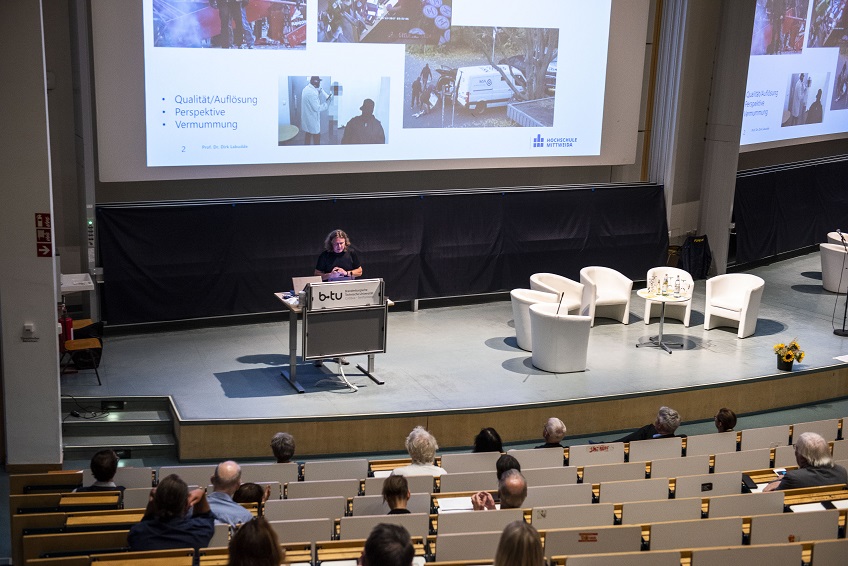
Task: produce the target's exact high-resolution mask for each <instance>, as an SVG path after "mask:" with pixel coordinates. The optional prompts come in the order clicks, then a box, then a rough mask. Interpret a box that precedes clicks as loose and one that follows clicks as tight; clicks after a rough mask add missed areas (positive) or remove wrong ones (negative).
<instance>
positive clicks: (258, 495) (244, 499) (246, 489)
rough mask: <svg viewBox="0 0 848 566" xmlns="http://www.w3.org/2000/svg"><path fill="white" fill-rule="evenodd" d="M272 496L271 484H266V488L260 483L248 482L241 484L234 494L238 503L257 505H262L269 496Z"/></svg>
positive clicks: (234, 498)
mask: <svg viewBox="0 0 848 566" xmlns="http://www.w3.org/2000/svg"><path fill="white" fill-rule="evenodd" d="M269 497H271V486H270V485H266V486H265V487H264V488H263V487H262V486H261V485H259V484H258V483H253V482H247V483H243V484H241V485H240V486H239V487H238V489H237V490H236V492H235V493H234V494H233V501H235V502H236V503H256V505H257V506H260V507H261V506H262V505H263V504H264V503H265V502H266V501H268V498H269Z"/></svg>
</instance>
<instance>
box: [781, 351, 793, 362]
mask: <svg viewBox="0 0 848 566" xmlns="http://www.w3.org/2000/svg"><path fill="white" fill-rule="evenodd" d="M794 359H795V355H794V354H793V353H792V352H786V353H785V354H783V361H784V362H791V361H792V360H794Z"/></svg>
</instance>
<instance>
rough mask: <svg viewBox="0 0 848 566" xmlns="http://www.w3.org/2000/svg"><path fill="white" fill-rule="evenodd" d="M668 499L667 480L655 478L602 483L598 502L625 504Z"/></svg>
mask: <svg viewBox="0 0 848 566" xmlns="http://www.w3.org/2000/svg"><path fill="white" fill-rule="evenodd" d="M668 497H669V494H668V479H667V478H655V479H649V480H645V479H642V480H632V481H611V482H605V483H602V484H601V491H600V495H599V497H598V500H599V501H600V502H601V503H626V502H628V501H653V500H657V499H668Z"/></svg>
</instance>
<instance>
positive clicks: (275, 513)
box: [265, 495, 347, 521]
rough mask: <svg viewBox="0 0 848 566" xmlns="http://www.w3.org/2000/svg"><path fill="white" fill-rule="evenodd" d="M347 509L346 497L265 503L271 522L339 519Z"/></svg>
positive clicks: (267, 515)
mask: <svg viewBox="0 0 848 566" xmlns="http://www.w3.org/2000/svg"><path fill="white" fill-rule="evenodd" d="M346 509H347V499H346V498H345V497H344V496H340V495H337V496H334V497H312V498H303V499H269V500H268V501H266V502H265V518H266V519H268V520H269V521H293V520H297V519H324V518H327V517H329V518H332V519H338V518H339V517H343V516H344V514H345V511H346Z"/></svg>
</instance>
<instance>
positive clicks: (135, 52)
mask: <svg viewBox="0 0 848 566" xmlns="http://www.w3.org/2000/svg"><path fill="white" fill-rule="evenodd" d="M221 4H224V2H221ZM410 7H411V8H410ZM410 9H414V10H413V12H415V14H417V15H415V14H414V15H413V16H408V17H407V16H403V14H404V12H403V10H410ZM222 10H224V12H223V13H224V16H223V18H224V19H229V20H231V21H233V28H234V29H233V31H234V32H239V31H240V29H239V28H240V27H241V25H242V22H239V21H238V20H239V19H241V18H240V16H241V15H240V14H230V13H228V12H226V10H231V8H226V9H225V8H221V7H220V6H219V7H218V8H217V9H216V8H214V7H212V6H210V3H209V2H206V1H201V2H192V1H187V0H132V1H122V2H114V1H113V0H92V1H91V14H92V32H93V33H92V35H93V46H94V48H93V57H94V69H95V100H96V126H97V148H98V149H97V156H98V167H99V180H100V181H101V182H106V183H111V182H127V181H155V180H178V179H209V178H228V177H262V176H280V175H310V174H329V173H358V172H383V171H387V172H388V171H417V170H451V169H481V168H519V167H559V166H587V165H621V164H630V163H633V161H634V159H635V155H636V143H637V134H638V120H639V108H640V101H641V93H642V78H643V70H644V53H645V37H646V30H647V23H648V11H649V2H648V0H593V1H592V2H585V1H581V0H531V1H528V2H524V3H522V4H521V5H520V8H519V7H518V6H516V5H515V3H514V2H512V1H510V0H388V1H386V0H376V1H375V2H373V3H370V2H364V1H359V0H335V1H331V0H302V1H298V0H250V2H249V3H247V5H246V9H245V10H244V13H243V18H244V20H245V21H246V22H247V24H248V29H250V31H251V33H250V35H252V36H253V43H254V45H253V48H252V49H245V48H243V49H238V48H230V49H225V48H224V47H225V45H224V44H225V43H226V40H227V38H226V37H225V36H226V35H227V34H225V33H221V32H222V31H223V29H222V28H221V24H220V22H221V18H222V16H221V13H222ZM331 12H332V16H333V17H332V20H331V21H330V23H329V24H328V23H327V22H328V18H329V16H328V14H330V13H331ZM418 12H421V13H420V14H419V13H418ZM281 14H282V17H281ZM404 18H406V19H404ZM338 22H342V24H339V23H338ZM398 25H401V26H406V27H404V28H403V30H402V31H401V32H398V31H397V29H394V28H396V27H397V26H398ZM281 26H282V27H281ZM407 28H408V29H407ZM281 29H282V30H283V31H282V32H281V31H280V30H281ZM231 33H232V32H231ZM212 34H214V35H212ZM233 35H234V37H232V39H231V41H232V42H233V43H234V44H237V43H238V41H239V38H238V37H237V36H238V35H240V33H235V34H233ZM275 38H281V40H278V39H275ZM540 38H541V39H540ZM551 38H553V43H551V41H552V40H551ZM245 43H247V41H246V38H245ZM460 46H461V47H460ZM540 46H541V49H540ZM548 46H550V47H548ZM554 46H555V47H554ZM242 47H246V45H243V46H242ZM534 50H535V51H536V56H538V54H539V52H540V51H541V53H542V56H541V57H538V58H539V59H541V60H543V61H544V62H545V63H547V65H544V67H545V68H541V67H542V65H541V64H537V65H535V66H534V65H533V64H529V63H526V61H528V60H529V59H531V58H533V57H534ZM492 62H494V63H496V65H495V66H493V65H492V64H491V63H492ZM424 64H427V65H428V66H429V67H430V69H431V74H430V76H431V78H430V80H429V81H426V82H428V83H429V84H427V87H425V88H423V89H422V90H424V94H423V95H422V96H421V97H419V98H420V99H426V100H427V102H426V103H420V104H413V98H412V94H413V93H412V91H413V89H414V88H415V87H414V82H415V78H416V77H419V76H421V70H422V68H423V66H424ZM522 68H523V69H524V71H522ZM534 68H537V69H536V70H537V72H536V74H535V75H534V76H531V77H525V76H524V75H523V72H526V73H527V74H528V75H531V73H532V70H533V69H534ZM539 69H541V70H539ZM439 70H443V71H447V72H446V73H440V72H439ZM443 75H444V76H447V77H448V79H446V80H447V83H445V82H443V81H442V82H439V79H441V78H443ZM313 76H314V77H318V78H319V79H320V83H319V84H320V86H319V87H318V88H317V89H316V93H317V110H316V107H315V103H316V101H315V94H316V93H312V92H311V91H310V86H311V85H310V78H311V77H313ZM508 83H512V84H508ZM330 94H332V97H328V95H330ZM525 98H527V99H528V100H526V101H525V100H524V99H525ZM366 99H369V100H371V101H373V117H374V118H375V119H376V120H379V123H380V128H381V129H382V137H380V136H377V137H366V138H364V139H365V141H364V142H363V141H362V140H363V137H362V135H364V134H361V131H362V125H361V124H362V119H361V118H360V119H359V125H357V124H356V121H357V117H358V116H359V115H360V114H361V113H364V114H368V111H363V110H362V108H363V107H368V106H369V104H366V103H365V100H366ZM519 102H520V103H522V104H523V105H522V104H516V103H519ZM304 107H309V108H308V109H307V110H305V109H304ZM425 107H426V108H425ZM305 111H306V112H309V115H307V114H305V113H304V112H305ZM352 120H353V121H354V122H351V121H352ZM313 121H317V122H318V124H319V125H318V130H319V132H320V133H319V136H320V137H319V141H320V145H317V146H316V145H308V142H309V141H314V139H312V140H310V139H309V138H308V137H307V135H306V134H307V133H309V130H310V129H312V127H313V126H311V125H310V124H311V122H313ZM352 124H353V125H352ZM370 124H371V125H373V121H372V122H370ZM373 130H374V128H373V127H372V128H371V129H370V130H369V131H373ZM354 132H357V133H360V136H358V138H359V143H354V144H350V143H347V141H350V140H346V137H347V136H348V135H350V137H351V138H353V139H356V138H357V136H356V135H354ZM369 135H370V134H369ZM234 196H235V195H234Z"/></svg>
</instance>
